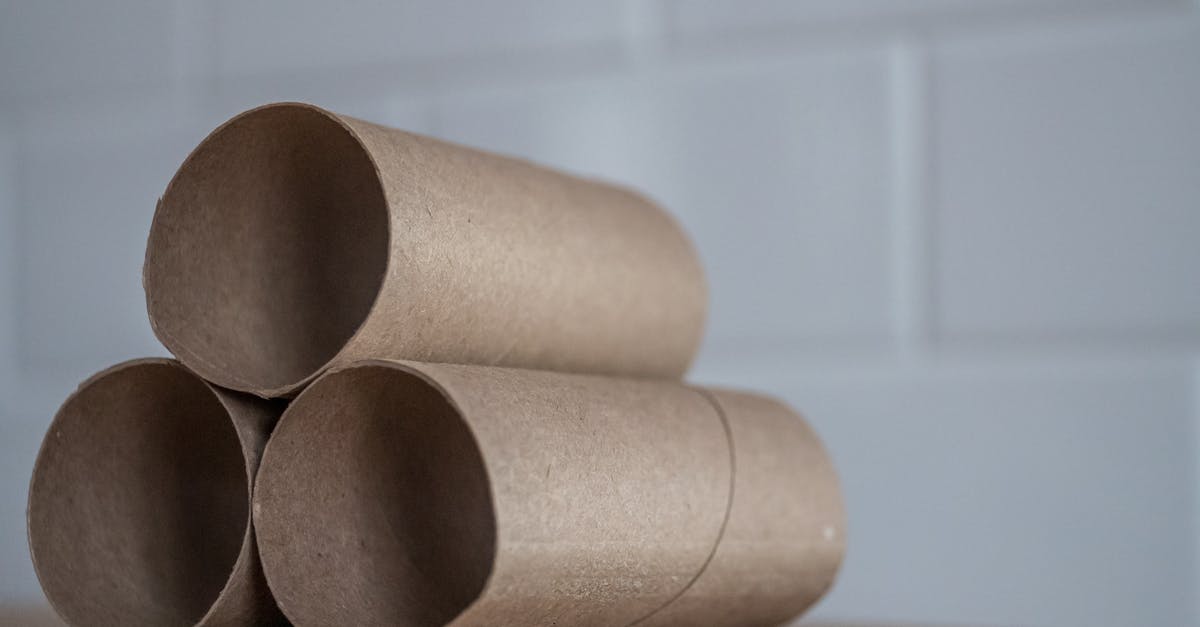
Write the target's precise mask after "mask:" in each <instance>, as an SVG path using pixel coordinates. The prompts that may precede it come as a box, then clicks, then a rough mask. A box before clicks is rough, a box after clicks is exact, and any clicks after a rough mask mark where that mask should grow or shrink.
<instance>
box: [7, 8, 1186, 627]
mask: <svg viewBox="0 0 1200 627" xmlns="http://www.w3.org/2000/svg"><path fill="white" fill-rule="evenodd" d="M759 44H762V45H759ZM0 85H3V87H2V88H0V603H4V602H5V601H12V600H27V599H36V598H37V597H38V594H39V592H38V588H37V584H36V581H35V580H34V578H33V575H32V569H31V568H30V566H29V564H28V560H27V556H26V548H25V540H24V531H23V527H24V504H25V491H26V487H27V483H28V478H29V471H30V469H31V466H32V459H33V456H34V454H35V452H36V448H37V445H38V440H39V438H40V435H41V432H42V431H43V430H44V428H45V425H46V424H47V423H48V421H49V418H50V415H51V414H52V412H53V411H54V408H55V406H56V405H57V403H58V402H60V401H61V400H62V399H63V398H64V397H65V395H66V394H67V393H68V391H69V390H70V389H71V388H72V387H73V386H74V385H75V384H76V382H78V381H79V380H80V379H82V378H83V377H84V376H86V375H87V374H89V373H91V372H94V371H96V370H99V369H100V368H103V367H105V366H107V365H109V364H110V363H111V362H113V361H116V360H119V359H123V358H125V357H129V356H133V355H138V354H146V353H160V352H161V351H162V349H161V347H159V346H158V345H157V344H156V343H155V342H154V340H153V337H152V336H151V334H150V331H149V328H148V325H147V323H146V321H145V315H144V306H143V298H142V294H141V290H140V278H139V277H140V274H139V273H140V263H141V259H142V249H143V246H144V243H145V236H146V229H147V226H148V222H149V217H150V214H151V212H152V210H153V206H154V201H155V199H156V198H157V196H158V194H160V193H161V191H162V189H163V187H164V186H165V185H166V182H167V180H168V178H169V177H170V175H171V172H172V171H173V169H174V168H175V167H176V166H177V165H178V163H179V162H180V161H181V160H182V159H183V157H184V156H185V154H186V152H187V150H188V149H189V148H190V147H191V146H192V145H194V144H195V143H196V142H197V141H198V140H199V139H200V138H201V137H203V135H204V133H205V132H206V131H207V130H208V129H211V128H212V127H213V126H215V125H216V124H217V123H219V122H220V121H221V120H223V119H224V118H226V117H228V116H230V115H232V114H233V113H235V112H237V111H238V110H241V109H244V108H247V107H249V106H253V105H256V104H260V103H262V102H266V101H271V100H291V99H301V100H311V101H314V102H317V103H319V104H323V105H326V106H329V107H331V108H334V109H337V110H340V111H344V112H346V113H350V114H352V115H358V116H361V117H364V118H368V119H372V120H376V121H380V122H384V123H389V124H393V125H397V126H402V127H405V128H409V129H413V130H418V131H424V132H429V133H434V134H437V135H440V136H443V137H447V138H451V139H454V140H458V141H462V142H467V143H471V144H476V145H479V146H482V147H485V148H490V149H493V150H500V151H504V152H510V153H514V154H518V155H521V156H526V157H529V158H533V159H536V160H539V161H542V162H545V163H548V164H552V165H556V166H559V167H563V168H567V169H570V170H573V171H576V172H580V173H584V174H588V175H594V176H600V177H604V178H609V179H613V180H617V181H622V182H625V183H628V184H631V185H634V186H636V187H638V188H640V189H642V190H644V191H646V192H648V193H649V194H650V195H652V196H654V197H655V198H657V199H658V200H660V201H661V202H662V203H663V204H664V205H666V206H667V207H668V208H670V209H671V210H672V211H673V212H674V213H675V214H676V215H677V216H678V217H679V218H680V220H681V221H682V222H683V223H684V224H685V225H686V226H687V228H688V229H689V231H690V232H691V233H692V235H693V236H694V238H695V240H696V242H697V244H698V246H699V248H700V250H701V253H702V255H703V257H704V261H705V264H706V265H707V267H708V271H709V275H710V279H711V282H712V293H713V298H714V301H713V303H712V310H711V311H712V314H711V324H710V328H709V334H708V338H707V341H706V344H705V347H704V350H703V352H702V355H701V359H700V361H699V363H698V364H697V368H696V370H695V377H696V379H697V380H700V381H707V382H723V383H727V384H733V385H739V386H744V387H752V388H758V389H763V390H767V391H771V392H774V393H776V394H779V395H781V396H783V397H785V398H787V399H788V400H789V401H790V402H792V403H793V404H795V405H796V406H797V407H800V408H803V409H804V410H805V411H806V412H807V414H808V415H809V417H810V418H811V420H812V421H813V423H814V424H815V425H816V427H817V428H818V430H819V431H820V432H821V433H822V434H823V436H824V437H825V439H826V441H827V443H828V445H829V448H830V449H831V451H832V452H833V454H834V457H835V459H836V460H837V462H838V465H839V468H840V470H841V475H842V477H843V482H844V487H845V492H846V498H847V503H848V507H849V514H850V520H851V529H850V531H851V533H850V546H851V548H850V554H849V558H848V560H847V562H846V565H845V569H844V571H843V573H842V576H841V578H840V581H839V584H838V586H837V588H836V589H835V590H834V592H833V593H832V595H831V596H830V597H829V598H828V599H827V600H826V601H825V602H823V603H822V605H821V606H820V608H819V609H818V611H817V613H818V614H819V615H821V616H823V617H826V618H859V619H877V620H881V619H891V620H900V621H909V622H914V623H925V622H943V623H946V624H984V625H987V624H991V625H1006V624H1022V625H1056V626H1057V625H1068V626H1069V625H1114V626H1115V625H1130V624H1153V625H1192V624H1197V623H1200V594H1198V593H1197V590H1198V589H1200V580H1198V575H1197V566H1198V562H1200V548H1198V547H1197V537H1198V536H1200V525H1198V524H1197V523H1198V521H1200V464H1198V463H1197V452H1198V451H1200V428H1198V424H1197V420H1198V417H1200V410H1198V408H1200V380H1198V378H1197V373H1198V372H1200V367H1198V365H1197V364H1200V361H1198V360H1200V354H1198V353H1200V291H1198V290H1197V289H1196V286H1197V285H1198V284H1200V252H1198V251H1200V246H1198V245H1197V244H1198V243H1200V149H1198V147H1200V116H1198V115H1197V113H1196V112H1197V111H1200V15H1198V11H1197V8H1196V5H1195V3H1185V2H1182V1H1181V0H1149V1H1146V2H1135V1H1134V0H988V1H987V2H967V1H966V0H903V1H898V2H884V1H883V0H856V1H854V2H828V1H824V0H822V1H820V2H807V3H787V2H775V1H763V2H752V3H717V2H701V1H699V0H628V1H626V2H622V3H585V2H577V1H574V0H572V1H570V2H549V1H541V0H521V1H520V2H516V3H473V4H471V5H468V3H464V2H450V3H440V2H424V1H422V2H399V3H383V2H351V3H317V2H308V1H306V2H300V3H284V2H276V1H268V2H255V3H235V2H229V1H222V2H212V3H209V2H201V1H200V0H174V1H173V2H166V3H153V2H143V1H140V0H117V1H115V2H110V3H105V4H103V5H100V4H97V3H87V2H66V1H49V2H16V1H11V2H7V3H5V2H0Z"/></svg>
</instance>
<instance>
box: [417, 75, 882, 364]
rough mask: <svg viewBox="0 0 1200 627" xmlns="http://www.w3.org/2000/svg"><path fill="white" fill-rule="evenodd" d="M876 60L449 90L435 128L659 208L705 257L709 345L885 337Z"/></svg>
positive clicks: (876, 340)
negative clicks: (603, 182)
mask: <svg viewBox="0 0 1200 627" xmlns="http://www.w3.org/2000/svg"><path fill="white" fill-rule="evenodd" d="M885 70H886V66H885V59H884V57H883V55H882V54H877V53H863V54H856V55H851V56H847V55H834V56H822V57H817V58H806V59H802V60H800V61H798V62H785V63H782V64H773V65H771V66H769V67H762V66H754V67H739V66H735V67H732V68H730V67H717V68H704V69H703V70H701V71H690V70H679V71H674V72H667V73H663V74H659V75H654V76H648V77H642V76H635V77H620V78H613V79H602V80H596V81H581V82H577V83H573V84H570V85H566V86H560V85H555V86H552V87H550V88H546V89H520V90H515V91H510V92H507V93H496V92H494V91H489V92H487V93H485V94H482V95H471V96H467V97H465V98H458V97H455V98H453V99H449V98H448V99H446V101H445V102H444V103H443V105H442V106H440V107H439V109H438V111H439V118H438V126H437V129H438V131H439V133H440V134H442V135H444V136H447V137H450V138H452V139H455V140H458V141H462V142H464V143H469V144H474V145H479V146H483V147H487V148H490V149H494V150H499V151H503V152H509V153H514V154H520V155H523V156H526V157H529V158H532V159H534V160H537V161H540V162H543V163H555V164H559V165H560V166H561V167H565V168H569V169H572V170H575V171H577V172H581V173H585V174H588V175H592V176H599V177H602V178H607V179H611V180H617V181H623V182H627V183H629V184H632V185H634V186H636V187H638V188H639V189H642V190H643V191H645V192H646V193H648V194H649V195H650V196H652V197H654V198H656V199H658V200H659V201H660V202H662V203H663V204H664V205H665V206H667V207H669V208H670V209H671V210H672V211H673V212H674V213H675V214H676V215H677V216H678V217H679V218H680V219H681V220H682V221H683V223H684V225H685V226H686V227H687V228H688V230H689V231H690V232H691V233H692V234H693V235H694V236H695V239H696V242H697V245H698V247H699V249H700V252H701V255H702V257H703V258H704V259H705V260H706V262H707V266H708V267H707V271H708V277H709V281H710V287H711V295H712V309H711V317H710V321H709V330H710V332H709V336H708V337H709V339H710V340H711V342H712V343H714V344H716V345H721V344H727V343H729V342H731V341H735V340H742V341H747V342H752V343H758V344H767V343H793V344H796V345H807V344H813V343H828V342H842V343H854V344H858V343H864V342H874V343H881V342H882V340H883V339H884V337H885V335H886V333H887V311H886V306H887V302H886V299H887V271H886V268H885V263H886V260H885V257H886V244H887V236H886V210H887V204H888V193H889V181H888V154H887V146H888V129H887V111H886V102H885V100H886V96H887V94H886V71H885ZM764 268H766V269H770V270H768V271H767V274H766V275H765V276H766V277H769V279H766V280H764V281H762V282H758V281H747V280H746V277H748V276H752V275H754V274H756V273H762V272H763V269H764Z"/></svg>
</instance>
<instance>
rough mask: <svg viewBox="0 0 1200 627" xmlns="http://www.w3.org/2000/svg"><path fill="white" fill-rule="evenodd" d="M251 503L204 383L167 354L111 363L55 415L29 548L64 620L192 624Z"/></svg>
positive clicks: (212, 591) (35, 485) (224, 575)
mask: <svg viewBox="0 0 1200 627" xmlns="http://www.w3.org/2000/svg"><path fill="white" fill-rule="evenodd" d="M249 502H250V498H249V488H248V485H247V477H246V465H245V460H244V458H243V455H242V450H241V446H240V444H239V441H238V437H237V433H236V431H235V429H234V426H233V423H232V422H231V421H230V416H229V414H228V412H227V410H226V409H225V408H224V406H223V405H222V404H221V402H220V400H219V399H218V398H217V396H216V394H215V393H214V392H213V391H212V389H210V388H209V387H208V386H207V385H206V384H205V383H203V382H202V381H201V380H200V379H199V378H197V377H195V376H194V375H192V374H191V373H189V372H187V371H185V370H184V369H183V368H181V367H180V366H178V365H177V364H172V363H169V362H165V361H154V362H143V363H140V364H136V365H129V366H126V367H118V368H117V369H114V370H111V371H109V372H107V373H103V374H101V375H99V376H97V377H96V378H94V379H92V380H90V381H89V382H87V383H85V384H84V385H83V386H81V387H80V389H79V391H78V392H76V393H75V394H74V395H73V396H72V397H71V398H69V399H68V400H67V402H66V403H65V404H64V405H63V407H62V408H61V409H60V410H59V412H58V414H57V415H56V416H55V418H54V422H53V423H52V424H51V427H50V431H49V432H48V433H47V435H46V441H45V442H44V443H43V445H42V450H41V453H40V454H39V456H38V460H37V462H36V464H35V468H34V473H33V480H32V482H31V484H30V499H29V510H28V516H29V544H30V551H31V553H32V556H33V561H34V565H35V568H36V570H37V574H38V577H39V579H40V580H41V582H42V587H43V588H44V589H45V591H46V595H47V597H48V598H49V600H50V602H51V603H52V604H53V605H54V607H55V608H56V609H57V610H58V612H59V613H60V614H61V615H62V616H63V617H64V618H65V619H66V620H67V621H68V622H70V623H72V624H95V623H105V624H125V625H138V624H145V625H151V624H154V625H193V624H196V623H197V622H199V621H200V619H201V618H202V617H203V616H204V615H205V613H206V612H207V611H208V609H209V608H210V607H211V606H212V605H213V603H214V602H215V601H216V600H217V598H218V596H219V595H220V593H221V591H222V589H223V588H224V586H225V584H226V582H227V581H228V579H229V577H230V574H231V573H232V571H233V568H234V565H235V563H236V561H237V558H238V554H239V552H240V550H241V547H242V544H243V542H244V541H245V539H246V537H247V534H248V529H249V516H250V513H249Z"/></svg>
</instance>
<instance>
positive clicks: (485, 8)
mask: <svg viewBox="0 0 1200 627" xmlns="http://www.w3.org/2000/svg"><path fill="white" fill-rule="evenodd" d="M218 4H219V17H218V20H217V30H216V33H215V44H216V56H217V58H218V59H219V69H220V71H221V72H222V73H226V74H260V73H269V72H283V73H293V74H305V73H308V72H312V71H314V70H326V69H333V68H344V67H347V66H349V67H356V66H357V67H362V66H368V67H370V66H380V65H387V64H390V63H396V62H403V61H412V60H425V61H429V60H436V59H442V58H447V57H449V58H455V57H466V56H484V55H493V54H503V53H511V52H532V51H537V52H544V53H550V54H552V53H553V52H554V51H555V50H556V49H559V48H568V47H574V46H596V45H603V44H616V43H617V42H619V40H620V37H621V30H620V29H621V25H622V21H621V15H620V11H619V9H620V5H619V4H618V3H608V2H584V1H582V0H567V1H563V0H519V1H515V2H466V1H464V0H451V1H449V2H446V1H440V0H418V1H414V2H404V3H396V2H387V1H384V0H370V1H367V2H347V3H343V2H333V3H331V2H316V1H305V2H288V1H284V0H273V1H267V2H237V1H236V0H223V1H222V2H219V3H218Z"/></svg>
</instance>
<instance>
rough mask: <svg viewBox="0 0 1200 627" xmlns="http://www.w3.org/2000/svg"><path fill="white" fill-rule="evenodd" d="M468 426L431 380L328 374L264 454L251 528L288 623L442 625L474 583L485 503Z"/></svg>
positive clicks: (485, 525)
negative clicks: (253, 522)
mask: <svg viewBox="0 0 1200 627" xmlns="http://www.w3.org/2000/svg"><path fill="white" fill-rule="evenodd" d="M488 486H489V483H488V478H487V474H486V470H485V467H484V463H483V459H482V457H481V454H480V451H479V449H478V447H477V445H476V443H475V440H474V437H473V435H472V434H471V432H470V430H469V428H468V427H467V425H466V423H465V422H464V421H463V419H462V418H461V417H460V416H459V415H458V412H457V410H456V409H455V408H454V407H453V406H452V405H451V404H450V402H449V401H448V400H447V399H446V398H445V397H444V396H443V395H442V393H441V391H440V390H438V389H437V388H435V387H434V386H433V385H432V384H431V383H428V382H426V381H425V380H423V379H422V378H420V377H419V376H417V375H415V374H410V373H407V372H403V371H400V370H397V369H394V368H389V367H383V366H374V367H372V366H357V367H354V368H349V369H345V370H336V371H333V372H330V373H328V374H326V375H325V376H323V377H321V378H320V379H318V380H317V381H316V382H314V383H313V384H312V385H311V386H309V387H308V388H307V389H306V390H305V391H304V392H303V393H302V394H301V395H300V396H299V397H298V398H297V399H296V400H295V401H293V403H292V405H291V407H290V408H289V409H288V411H287V412H286V413H285V414H284V417H283V419H282V420H281V421H280V423H279V425H278V426H277V427H276V430H275V433H274V435H273V436H272V439H271V441H270V443H269V444H268V446H267V449H266V452H265V453H264V456H263V464H262V468H261V471H260V473H259V476H258V483H257V486H256V489H255V497H254V515H255V526H256V530H257V534H258V542H259V548H260V552H261V554H262V558H263V569H264V572H265V573H266V577H267V582H268V585H269V586H270V588H271V591H272V593H273V594H274V596H275V599H276V601H277V602H278V603H279V606H280V609H282V610H283V612H284V614H285V615H286V616H287V617H288V618H289V619H290V620H291V621H293V622H294V623H296V624H313V625H326V624H339V623H340V624H345V623H344V622H343V621H349V622H351V623H352V624H360V625H405V626H414V627H423V626H434V625H443V624H445V623H447V622H449V621H451V620H452V619H454V617H455V616H457V615H458V614H460V613H461V612H462V611H463V610H465V609H466V608H467V607H468V606H469V605H470V604H471V602H472V601H474V600H475V598H476V597H478V596H479V594H480V593H481V592H482V591H483V588H484V586H485V584H486V582H487V579H488V577H489V574H490V572H491V568H492V564H493V560H494V557H495V550H496V548H495V545H496V528H495V525H496V523H495V514H494V511H493V504H492V498H491V494H490V491H489V487H488Z"/></svg>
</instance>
